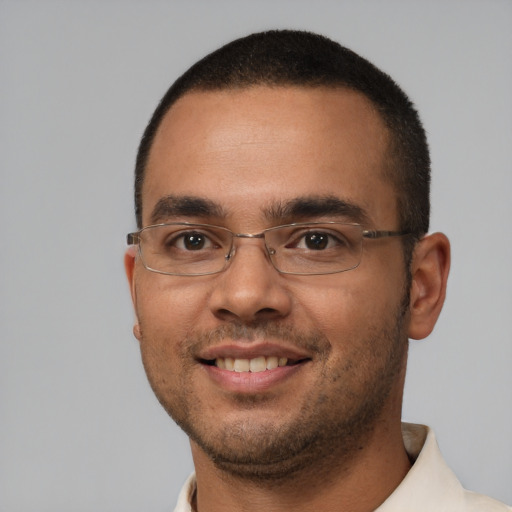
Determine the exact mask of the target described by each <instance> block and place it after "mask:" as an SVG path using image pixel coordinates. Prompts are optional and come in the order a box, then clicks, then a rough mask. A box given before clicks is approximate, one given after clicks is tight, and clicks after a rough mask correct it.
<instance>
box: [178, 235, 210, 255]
mask: <svg viewBox="0 0 512 512" xmlns="http://www.w3.org/2000/svg"><path fill="white" fill-rule="evenodd" d="M205 244H206V237H205V236H204V235H203V234H201V233H187V234H186V235H184V236H183V246H184V248H185V249H187V250H188V251H198V250H200V249H203V248H204V246H205Z"/></svg>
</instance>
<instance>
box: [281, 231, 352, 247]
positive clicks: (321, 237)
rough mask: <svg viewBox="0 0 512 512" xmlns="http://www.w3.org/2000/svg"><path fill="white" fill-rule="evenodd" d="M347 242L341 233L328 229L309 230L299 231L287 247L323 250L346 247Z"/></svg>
mask: <svg viewBox="0 0 512 512" xmlns="http://www.w3.org/2000/svg"><path fill="white" fill-rule="evenodd" d="M346 245H347V242H346V241H345V238H344V237H343V235H342V234H341V233H336V234H335V233H333V232H326V231H308V232H306V233H298V234H296V236H295V237H294V239H293V241H292V242H291V243H288V244H287V247H292V248H296V249H306V250H309V251H323V250H325V249H334V248H338V249H339V248H342V247H346Z"/></svg>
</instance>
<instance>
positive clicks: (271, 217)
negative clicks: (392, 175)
mask: <svg viewBox="0 0 512 512" xmlns="http://www.w3.org/2000/svg"><path fill="white" fill-rule="evenodd" d="M262 211H263V215H264V217H265V218H266V219H267V220H268V221H270V222H272V223H273V224H276V225H277V224H280V223H281V224H287V223H290V222H297V221H304V220H311V219H319V218H321V217H329V218H340V217H343V219H348V220H350V221H351V222H357V223H360V224H367V223H368V222H369V216H368V214H367V213H366V212H365V210H364V209H363V208H362V207H360V206H358V205H356V204H354V203H351V202H349V201H346V200H344V199H340V198H338V197H336V196H330V195H328V196H302V197H297V198H294V199H291V200H289V201H282V202H281V201H277V202H271V203H270V205H268V206H264V207H262ZM227 216H228V215H227V213H226V211H225V210H224V209H223V208H222V206H221V205H219V204H218V203H215V202H214V201H211V200H210V199H206V198H203V197H196V196H175V195H168V196H165V197H162V198H161V199H159V200H158V202H157V203H156V205H155V207H154V208H153V211H152V212H151V216H150V223H151V224H159V223H163V222H167V221H169V220H171V219H173V218H178V217H188V218H198V217H199V218H215V219H219V220H221V219H225V218H226V217H227Z"/></svg>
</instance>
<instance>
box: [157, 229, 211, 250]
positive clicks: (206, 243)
mask: <svg viewBox="0 0 512 512" xmlns="http://www.w3.org/2000/svg"><path fill="white" fill-rule="evenodd" d="M166 245H167V246H168V247H175V248H176V249H181V250H184V251H201V250H204V249H212V248H214V247H216V245H215V244H214V243H213V242H212V240H211V238H210V237H208V236H207V235H206V234H205V233H201V232H198V231H187V232H181V233H178V234H175V235H174V236H173V237H172V238H170V239H168V240H167V242H166Z"/></svg>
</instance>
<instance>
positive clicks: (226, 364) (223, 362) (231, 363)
mask: <svg viewBox="0 0 512 512" xmlns="http://www.w3.org/2000/svg"><path fill="white" fill-rule="evenodd" d="M212 363H213V364H214V365H215V366H216V367H217V368H220V369H221V370H228V371H231V372H238V373H243V372H251V373H258V372H264V371H266V370H274V369H275V368H278V367H280V366H287V365H291V364H293V361H289V360H288V358H287V357H277V356H268V357H265V356H259V357H254V358H252V359H239V358H233V357H218V358H217V359H215V361H213V362H212Z"/></svg>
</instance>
